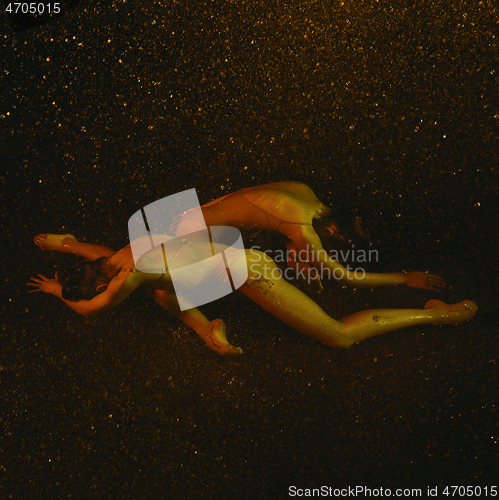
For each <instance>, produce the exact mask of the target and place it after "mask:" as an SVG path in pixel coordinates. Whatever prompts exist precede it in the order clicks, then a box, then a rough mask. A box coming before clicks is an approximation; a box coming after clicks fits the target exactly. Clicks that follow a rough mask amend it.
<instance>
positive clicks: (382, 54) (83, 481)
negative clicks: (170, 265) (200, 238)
mask: <svg viewBox="0 0 499 500" xmlns="http://www.w3.org/2000/svg"><path fill="white" fill-rule="evenodd" d="M0 19H1V21H0V43H1V53H0V54H1V56H0V61H1V65H0V84H1V90H2V91H1V94H0V141H1V143H0V147H1V165H2V167H1V181H2V188H3V190H4V192H3V194H2V199H4V200H5V204H4V212H3V213H2V218H1V228H2V236H3V237H2V257H3V267H4V269H3V270H4V274H5V285H4V287H3V290H2V299H3V300H2V325H3V330H2V351H1V353H2V354H1V356H2V361H1V371H0V377H1V386H2V389H3V392H4V396H3V397H2V406H3V411H2V417H1V418H2V426H3V429H4V432H3V434H2V437H1V438H0V439H1V447H2V450H3V451H4V459H3V461H2V464H3V465H2V467H3V470H2V471H0V472H2V479H1V482H0V487H1V488H2V491H3V495H2V496H4V497H5V498H9V496H8V495H12V498H66V497H72V498H107V497H109V498H224V497H229V496H236V495H237V497H238V498H249V499H252V498H272V499H274V498H287V497H288V493H289V490H288V487H289V486H291V485H295V486H297V487H302V488H312V487H320V486H323V485H326V486H330V487H332V488H337V487H342V486H356V485H365V486H367V487H370V488H379V487H383V488H392V489H393V492H394V491H395V488H398V487H402V488H412V487H420V488H423V493H424V495H426V487H427V486H437V485H438V486H439V487H444V486H445V485H447V484H456V485H472V486H475V485H480V486H487V485H488V486H490V485H492V484H493V483H491V481H492V480H493V479H494V478H495V477H496V476H497V439H498V437H497V436H498V429H497V417H496V413H495V411H496V405H497V390H496V387H497V368H496V359H497V354H498V353H497V327H496V321H495V314H496V313H497V305H496V297H497V292H498V281H497V280H498V274H497V244H498V237H497V220H496V219H497V203H496V202H497V200H496V197H497V189H498V177H497V168H498V165H497V160H498V153H497V151H498V145H499V142H498V124H499V106H498V101H497V88H498V85H497V83H498V82H497V76H498V74H499V73H498V72H499V67H498V56H497V54H498V48H499V47H498V43H499V29H498V22H499V21H498V19H499V17H498V11H497V9H496V8H495V7H494V6H493V3H491V2H488V1H484V2H480V3H479V4H478V3H477V2H471V1H467V0H465V1H461V2H452V5H449V2H443V1H435V2H427V1H423V2H418V3H406V2H397V1H388V0H380V1H374V0H371V1H362V2H350V1H344V2H339V1H334V2H333V1H323V0H321V1H309V2H298V1H295V0H289V1H277V2H272V1H265V2H263V1H258V0H256V1H254V2H248V1H244V2H222V1H218V0H215V1H213V2H211V1H210V2H198V1H190V0H187V1H186V2H164V1H162V2H148V3H147V5H146V3H144V2H142V3H138V2H122V1H115V2H113V4H112V5H111V6H110V5H108V3H106V2H90V1H88V2H85V1H81V2H79V3H78V5H77V6H76V7H74V9H73V10H71V11H69V12H67V13H66V14H65V15H64V16H61V17H59V18H57V19H54V20H52V21H50V22H47V23H45V24H43V25H41V26H38V27H34V28H31V29H25V30H22V31H17V32H16V33H13V31H12V29H11V27H10V25H9V22H8V18H7V16H6V15H4V16H3V17H2V18H0ZM288 179H292V180H298V181H302V182H305V183H307V184H308V185H310V186H311V187H312V188H313V189H314V191H315V192H316V193H317V195H318V196H319V198H320V199H321V200H323V201H324V202H325V203H327V204H329V205H330V206H332V207H333V208H335V207H337V208H340V207H341V208H342V209H346V210H348V211H351V212H355V213H359V214H363V215H364V216H365V217H366V218H367V219H369V223H370V226H371V232H372V244H373V248H376V249H377V250H378V251H379V256H380V258H379V261H378V262H374V263H371V267H370V268H369V269H368V270H372V271H399V270H401V269H405V270H429V271H431V272H433V273H436V274H440V275H442V276H444V277H445V279H446V280H447V281H448V283H449V284H450V287H449V289H448V290H447V291H445V292H443V293H442V294H441V296H442V298H443V300H446V301H460V300H462V299H464V298H470V299H473V300H475V301H476V302H477V303H478V304H479V306H480V311H479V315H478V316H477V317H476V318H475V319H474V320H473V321H472V322H469V323H466V324H463V325H460V326H457V327H447V328H438V327H428V326H426V327H416V328H411V329H408V330H405V331H402V332H397V333H394V334H390V335H386V336H383V337H379V338H376V339H372V340H369V341H366V342H363V343H361V344H359V345H357V346H354V347H352V348H350V349H349V350H347V351H341V352H340V351H334V350H332V349H330V348H327V347H326V346H323V345H320V344H318V343H317V342H315V341H312V340H311V339H308V338H306V337H304V336H302V335H300V334H298V333H297V332H294V331H293V330H292V329H291V328H288V327H287V326H285V325H283V324H281V323H280V322H279V321H277V320H275V319H274V318H272V317H270V316H269V315H268V314H267V313H265V312H263V311H261V310H259V309H258V308H257V307H256V306H255V305H254V304H252V303H249V302H248V301H246V300H245V299H244V298H241V297H236V296H234V297H232V296H231V297H230V298H228V300H224V301H220V302H217V303H212V304H210V305H208V306H206V307H205V308H204V311H205V312H206V314H207V315H208V316H210V317H212V318H214V317H223V318H224V319H225V321H226V322H227V325H228V328H229V338H230V339H231V340H232V341H233V342H234V343H235V344H236V345H240V346H241V347H242V348H243V350H244V354H243V356H242V357H240V358H238V359H237V360H235V361H230V362H229V361H227V360H224V359H221V358H218V357H217V356H216V355H215V354H213V353H212V352H211V351H209V350H208V349H207V348H206V347H205V346H204V345H203V344H202V341H201V340H200V339H198V338H197V337H196V336H195V335H194V334H193V333H191V332H190V331H188V330H187V329H186V328H185V327H184V326H183V325H181V324H179V323H178V322H177V321H176V320H175V319H173V318H170V317H169V316H168V315H167V314H166V313H164V312H163V311H161V310H160V309H159V307H158V306H157V305H156V304H155V303H154V301H153V300H152V298H151V297H149V296H147V294H145V293H142V292H140V291H138V292H136V293H135V294H134V296H133V297H132V298H130V299H129V300H127V301H126V302H125V303H123V304H121V305H120V306H119V307H118V308H116V309H114V310H112V311H109V312H107V313H105V314H102V315H101V316H97V317H94V318H83V317H78V316H77V315H76V314H74V313H72V311H70V310H69V309H67V308H65V307H61V305H60V304H58V303H57V301H56V299H55V298H54V297H51V296H50V297H49V296H45V295H41V294H34V295H27V294H26V287H25V283H26V281H27V280H28V278H29V276H32V275H34V274H35V273H37V272H42V273H44V274H47V275H53V273H54V271H55V266H57V265H61V264H62V265H64V264H66V265H68V264H69V263H70V262H71V259H68V258H65V257H67V256H62V257H61V256H52V255H48V254H44V253H42V252H41V251H39V250H38V249H37V248H36V247H35V246H34V245H33V243H32V239H33V236H34V235H35V234H37V233H39V232H45V231H49V232H68V231H69V232H72V233H74V234H75V235H76V236H77V237H78V238H80V239H82V240H85V241H92V242H95V243H101V244H107V245H109V246H113V247H116V248H120V247H121V246H124V245H125V244H126V243H127V242H128V241H127V221H128V218H129V217H130V216H131V215H132V214H133V213H134V212H135V211H136V210H138V209H139V208H140V207H142V206H144V205H146V204H148V203H150V202H152V201H155V200H157V199H159V198H162V197H164V196H166V195H168V194H172V193H174V192H177V191H181V190H184V189H187V188H191V187H194V188H196V189H197V191H198V195H199V198H200V200H201V202H206V201H209V200H210V199H213V198H215V197H218V196H221V195H222V194H224V193H228V192H231V191H235V190H237V189H240V188H242V187H247V186H252V185H257V184H262V183H266V182H273V181H278V180H288ZM434 296H436V294H434V293H432V292H425V291H421V290H415V289H388V290H376V291H375V292H372V291H370V290H351V289H349V290H345V289H342V288H341V287H340V286H337V285H334V284H329V285H328V286H327V287H326V291H325V292H324V293H323V294H322V295H321V296H319V297H318V298H317V300H318V301H319V303H320V304H321V305H322V306H323V307H324V308H325V309H326V310H327V311H328V312H329V313H330V314H331V315H333V316H335V317H338V318H340V317H342V316H344V315H346V314H350V313H352V312H354V311H356V310H359V309H363V308H375V307H422V306H423V305H424V303H425V301H426V300H428V298H431V297H434ZM393 494H395V493H393ZM424 495H423V496H424Z"/></svg>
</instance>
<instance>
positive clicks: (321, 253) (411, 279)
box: [288, 226, 446, 290]
mask: <svg viewBox="0 0 499 500" xmlns="http://www.w3.org/2000/svg"><path fill="white" fill-rule="evenodd" d="M292 236H293V238H292V241H293V243H292V244H289V245H288V249H291V248H292V245H294V247H295V248H294V250H295V251H296V252H297V254H298V256H301V255H302V254H305V255H307V257H308V260H309V261H310V262H311V263H312V264H313V265H314V266H315V267H316V268H317V269H318V270H319V272H320V273H322V272H323V271H324V270H325V269H327V270H328V271H329V274H330V275H331V277H333V278H335V279H338V280H339V281H341V282H343V283H345V284H348V285H351V286H358V287H371V288H373V287H378V286H387V285H407V286H410V287H415V288H425V289H427V290H441V289H442V288H444V287H445V286H446V284H445V282H444V281H443V280H442V278H440V277H439V276H435V275H432V274H427V273H421V272H412V273H355V272H351V271H349V270H347V269H345V268H344V267H343V266H342V265H341V264H340V263H339V262H337V261H335V260H334V259H332V258H331V257H330V256H329V255H328V254H327V252H326V250H324V247H323V246H322V243H321V240H320V238H319V236H318V235H317V233H316V232H315V230H314V228H313V227H312V226H301V227H300V230H299V231H295V232H294V234H293V235H292ZM300 252H301V253H300Z"/></svg>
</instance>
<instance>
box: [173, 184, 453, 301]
mask: <svg viewBox="0 0 499 500" xmlns="http://www.w3.org/2000/svg"><path fill="white" fill-rule="evenodd" d="M248 202H249V204H248ZM201 211H202V214H203V217H204V221H199V220H196V214H195V213H189V212H188V213H187V214H185V215H184V216H182V218H181V219H180V220H179V221H177V224H178V225H177V226H176V228H175V229H176V230H178V229H179V228H182V226H183V228H185V227H188V228H190V231H195V230H198V229H202V228H203V227H204V223H206V225H207V226H217V225H222V226H232V227H236V228H238V229H239V230H267V231H276V232H279V233H281V234H283V235H284V236H286V237H287V238H288V239H289V242H288V244H287V245H286V246H287V249H288V259H287V263H288V265H289V266H290V267H292V268H294V269H295V270H296V271H298V272H299V271H302V272H303V274H304V275H306V276H309V277H310V278H309V279H308V281H312V280H314V281H315V288H316V289H317V290H318V291H320V290H322V284H321V281H320V278H319V273H320V274H321V275H324V274H327V275H329V276H331V277H332V278H334V279H337V280H339V281H341V282H342V283H344V284H347V285H349V286H354V287H370V288H373V287H378V286H387V285H406V286H409V287H414V288H423V289H426V290H436V291H438V290H441V289H443V288H445V286H446V284H445V282H444V280H443V279H442V278H440V277H439V276H436V275H433V274H429V273H422V272H412V273H364V274H363V275H362V277H360V276H359V275H357V274H356V273H353V272H351V271H349V270H348V269H345V268H344V267H343V266H342V265H341V264H340V263H339V262H337V261H335V260H334V259H332V258H331V257H330V256H329V255H328V254H327V252H326V251H325V250H324V247H323V246H322V243H321V240H320V238H319V236H318V234H317V233H316V231H315V229H314V227H313V226H312V223H313V221H314V220H317V219H321V218H322V217H324V216H326V215H328V214H329V213H330V212H331V210H330V208H329V207H327V206H326V205H324V203H322V202H321V201H320V200H319V199H318V198H317V196H316V195H315V193H314V192H313V191H312V189H310V188H309V187H308V186H307V185H305V184H303V183H300V182H294V181H285V182H274V183H271V184H264V185H262V186H256V187H251V188H246V189H241V190H240V191H236V192H235V193H231V194H228V195H225V196H222V197H220V198H217V199H216V200H213V201H210V202H209V203H206V204H205V205H203V206H202V207H201ZM328 230H329V231H330V233H331V234H333V233H334V232H335V231H336V230H337V228H336V227H335V226H334V225H331V226H330V228H329V229H328ZM190 231H189V232H190ZM312 266H314V268H315V269H317V270H319V273H317V272H314V269H313V268H312ZM313 276H315V278H312V277H313Z"/></svg>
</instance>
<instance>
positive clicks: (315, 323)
mask: <svg viewBox="0 0 499 500" xmlns="http://www.w3.org/2000/svg"><path fill="white" fill-rule="evenodd" d="M246 258H247V262H248V272H249V278H248V280H247V282H246V283H245V284H244V285H243V286H242V287H241V288H240V289H239V290H240V291H241V292H243V293H244V294H245V295H247V296H248V297H249V298H250V299H252V300H253V301H255V302H256V303H257V304H259V305H260V306H262V307H263V308H264V309H266V310H267V311H269V312H270V313H271V314H273V315H274V316H276V317H277V318H279V319H281V320H282V321H284V322H285V323H287V324H288V325H290V326H292V327H294V328H296V329H297V330H299V331H300V332H302V333H304V334H306V335H309V336H310V337H313V338H315V339H317V340H319V341H321V342H323V343H324V344H327V345H330V346H332V347H339V348H344V347H349V346H351V345H352V344H355V343H357V342H360V341H361V340H364V339H367V338H370V337H375V336H377V335H382V334H383V333H387V332H391V331H394V330H400V329H402V328H406V327H408V326H413V325H422V324H446V323H460V322H462V321H466V320H468V319H471V318H472V317H473V316H474V315H475V314H476V310H477V306H476V304H475V303H474V302H472V301H463V302H461V303H460V304H453V305H451V306H448V305H447V304H444V303H443V302H440V301H435V300H431V301H428V303H427V307H426V308H425V309H379V310H370V311H361V312H358V313H355V314H352V315H351V316H348V317H346V318H343V320H341V321H337V320H335V319H333V318H331V317H330V316H328V315H327V314H326V313H325V312H324V311H323V310H322V309H321V308H320V307H319V306H318V305H317V304H316V303H315V302H314V301H313V300H312V299H310V298H309V297H308V296H307V295H305V294H304V293H302V292H301V291H300V290H298V289H297V288H296V287H294V286H293V285H291V284H290V283H288V282H287V281H286V280H284V279H283V278H282V277H281V276H280V273H279V270H278V268H277V266H276V265H275V263H274V261H273V260H272V259H271V258H270V257H268V256H267V255H265V254H263V253H261V252H257V251H255V250H247V251H246ZM231 269H232V268H231Z"/></svg>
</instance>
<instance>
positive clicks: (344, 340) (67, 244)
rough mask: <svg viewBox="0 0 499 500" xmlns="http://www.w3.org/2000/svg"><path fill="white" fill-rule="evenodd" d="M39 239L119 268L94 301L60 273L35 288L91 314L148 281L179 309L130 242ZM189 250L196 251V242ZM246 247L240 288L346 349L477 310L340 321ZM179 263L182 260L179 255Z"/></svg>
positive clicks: (380, 313)
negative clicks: (70, 289)
mask: <svg viewBox="0 0 499 500" xmlns="http://www.w3.org/2000/svg"><path fill="white" fill-rule="evenodd" d="M57 242H59V246H57ZM35 243H36V244H37V245H38V246H40V248H42V247H43V248H48V246H49V245H50V246H51V247H52V248H51V249H52V250H54V251H60V252H67V253H74V254H78V255H82V256H84V257H86V258H89V259H91V260H93V259H95V258H99V257H102V256H104V257H108V259H109V260H108V262H109V264H110V266H112V268H114V269H115V270H119V274H118V275H117V276H115V277H114V278H113V279H112V280H111V281H110V283H109V285H108V286H107V288H105V289H104V290H102V292H101V293H99V294H98V295H97V296H96V297H94V298H93V299H91V300H80V301H78V302H72V301H67V300H64V299H62V296H61V291H62V285H61V284H60V283H59V282H58V279H57V275H56V277H55V278H54V279H49V278H46V277H45V276H43V275H38V276H39V278H31V280H32V281H31V282H29V283H27V285H28V286H31V287H33V288H34V289H33V290H31V292H38V291H42V292H45V293H52V294H54V295H56V296H58V297H59V298H61V299H62V301H63V302H64V303H66V304H67V305H68V306H69V307H71V308H72V309H73V310H75V311H76V312H78V313H80V314H83V315H85V316H88V315H93V314H97V313H99V312H102V311H105V310H107V309H109V308H111V307H114V306H116V305H118V304H119V303H120V302H121V301H122V300H124V298H125V297H127V296H128V295H130V293H132V291H133V290H134V289H135V288H137V287H138V286H142V285H145V286H149V287H150V288H152V289H154V290H155V291H154V294H155V298H156V300H157V302H158V303H159V304H160V305H161V306H162V307H164V308H165V309H168V310H170V311H173V312H174V313H175V308H174V307H172V305H174V303H175V297H174V289H173V286H172V281H171V277H170V276H169V272H168V271H167V272H165V273H162V274H161V273H158V274H159V275H158V274H155V273H141V272H136V270H135V266H134V262H133V256H132V253H131V250H130V246H129V245H127V246H126V247H124V248H123V249H121V250H120V251H118V252H114V251H113V250H112V249H110V248H108V247H101V246H98V245H91V244H87V243H80V242H77V241H75V240H73V239H71V238H60V237H58V236H57V235H39V236H37V237H36V238H35ZM215 246H216V244H215ZM191 251H196V248H195V245H194V246H193V247H192V248H191ZM245 252H246V259H245V260H244V259H236V260H235V261H233V262H232V264H231V272H234V269H237V266H245V268H246V267H247V270H248V279H247V280H246V282H245V283H244V285H243V286H241V288H240V289H239V291H240V292H242V293H243V294H245V295H246V296H247V297H249V298H250V299H251V300H253V301H254V302H256V303H257V304H259V305H260V306H262V307H263V308H264V309H266V310H267V311H268V312H270V313H271V314H273V315H274V316H276V317H277V318H279V319H281V320H282V321H284V322H285V323H287V324H288V325H290V326H292V327H293V328H296V329H297V330H299V331H300V332H302V333H304V334H306V335H308V336H310V337H313V338H314V339H316V340H319V341H320V342H323V343H324V344H326V345H329V346H331V347H336V348H346V347H349V346H351V345H352V344H355V343H357V342H360V341H362V340H365V339H367V338H370V337H374V336H377V335H382V334H384V333H387V332H391V331H394V330H399V329H402V328H406V327H409V326H414V325H422V324H434V325H435V324H457V323H461V322H463V321H467V320H469V319H471V318H473V316H474V315H475V314H476V311H477V305H476V304H475V303H474V302H473V301H471V300H465V301H463V302H460V303H458V304H451V305H448V304H445V303H443V302H441V301H438V300H430V301H428V302H427V303H426V306H425V308H424V309H377V310H368V311H361V312H358V313H355V314H352V315H350V316H347V317H346V318H343V319H342V320H340V321H338V320H335V319H333V318H331V317H330V316H329V315H328V314H326V312H325V311H324V310H323V309H321V308H320V307H319V305H317V304H316V303H315V302H314V301H313V300H312V299H310V298H309V297H308V296H307V295H305V294H304V293H302V292H301V291H300V290H298V289H297V288H296V287H294V286H293V285H292V284H290V283H288V282H287V281H286V280H285V279H283V278H282V276H281V275H280V273H279V272H277V271H278V269H277V267H276V265H275V263H274V261H273V260H272V259H271V258H270V257H268V256H267V255H265V254H264V253H262V252H259V251H256V250H246V251H245ZM178 265H179V266H182V265H183V264H182V262H181V260H179V262H178ZM176 311H177V313H176V314H177V316H179V317H180V318H181V319H182V320H183V321H184V322H185V323H186V324H188V325H189V326H191V327H192V328H194V330H195V331H196V332H197V333H198V334H199V335H200V337H201V338H202V339H203V340H204V341H205V342H206V344H207V345H208V347H210V348H211V349H212V350H214V351H215V352H217V353H219V354H222V355H233V354H239V353H240V352H241V350H240V349H239V348H237V347H233V346H231V345H230V344H229V343H228V342H227V339H226V334H225V325H224V323H223V321H222V320H214V321H211V322H210V321H208V320H207V318H206V317H205V316H204V315H203V314H202V313H201V312H200V311H199V310H198V309H196V308H193V309H189V310H187V311H184V312H182V313H180V312H179V310H178V309H177V310H176Z"/></svg>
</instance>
